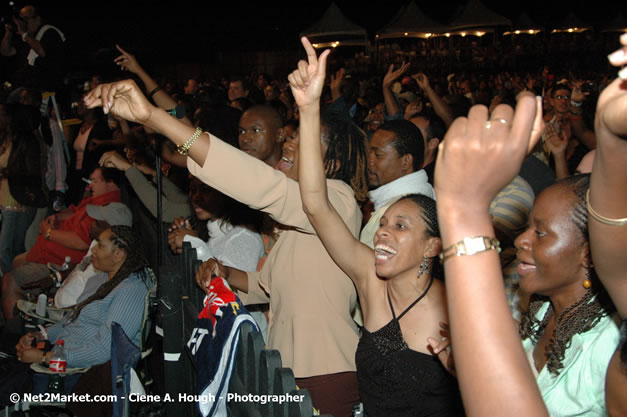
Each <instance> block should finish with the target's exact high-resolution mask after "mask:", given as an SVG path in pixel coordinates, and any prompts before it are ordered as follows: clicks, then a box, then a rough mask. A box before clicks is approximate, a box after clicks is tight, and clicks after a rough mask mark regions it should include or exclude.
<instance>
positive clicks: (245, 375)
mask: <svg viewBox="0 0 627 417" xmlns="http://www.w3.org/2000/svg"><path fill="white" fill-rule="evenodd" d="M163 227H164V228H165V227H166V226H163ZM165 252H166V253H165V254H164V264H165V265H164V266H163V267H162V268H161V273H160V276H159V299H160V303H159V304H160V306H159V309H160V312H161V328H162V329H163V351H164V357H165V359H166V360H165V364H164V385H165V393H166V394H168V395H169V397H170V398H172V399H173V400H175V401H173V402H168V403H167V404H166V407H167V414H168V415H178V416H189V417H191V416H197V415H199V411H198V407H197V404H196V403H193V402H178V401H176V400H177V399H178V398H179V395H180V394H186V393H187V394H198V390H197V389H196V370H195V364H194V360H193V357H192V355H191V352H190V351H189V350H188V349H187V341H188V340H189V338H190V336H191V333H192V331H193V329H194V327H195V324H196V318H197V316H198V313H199V312H200V311H201V309H202V302H203V299H204V293H203V292H202V291H201V290H200V289H199V288H198V287H197V285H196V281H195V279H194V275H195V272H196V269H197V268H198V266H199V265H200V261H198V260H197V259H196V250H195V249H192V248H191V246H190V245H189V244H188V243H185V244H184V245H183V254H182V255H173V254H172V253H169V252H170V251H169V250H166V251H165ZM227 400H228V405H227V407H228V408H229V410H230V412H231V415H232V416H234V417H240V416H241V417H256V416H259V417H261V416H263V417H275V416H276V417H279V416H280V417H288V416H289V417H309V416H311V415H313V408H312V402H311V397H310V395H309V393H308V392H307V391H306V390H297V389H296V383H295V381H294V374H293V373H292V370H291V369H290V368H284V367H283V366H282V363H281V355H280V354H279V352H278V351H277V350H266V349H265V348H264V342H263V338H262V336H261V334H260V333H259V332H258V331H257V330H256V329H254V328H253V326H252V325H250V324H248V323H245V324H244V325H242V327H241V330H240V339H239V345H238V353H237V360H236V365H235V370H234V372H233V375H232V378H231V382H230V385H229V390H228V396H227Z"/></svg>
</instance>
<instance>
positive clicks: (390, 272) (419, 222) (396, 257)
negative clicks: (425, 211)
mask: <svg viewBox="0 0 627 417" xmlns="http://www.w3.org/2000/svg"><path fill="white" fill-rule="evenodd" d="M379 224H380V226H379V229H378V230H377V232H376V233H375V236H374V249H375V268H376V272H377V275H378V276H380V277H385V278H392V277H394V276H396V275H399V274H401V273H403V272H407V271H413V270H415V272H416V275H418V268H419V267H420V264H421V263H422V261H423V259H424V256H425V255H426V256H427V257H432V256H435V254H432V253H430V252H429V251H430V250H431V246H432V243H433V242H431V240H432V239H437V240H439V239H438V238H432V237H428V235H427V228H426V225H425V221H424V219H423V218H422V208H421V207H419V206H418V204H416V203H415V202H413V201H411V200H400V201H398V202H396V203H394V204H393V205H392V206H390V208H388V209H387V211H386V212H385V214H384V215H383V217H381V220H380V223H379ZM427 247H429V249H428V250H427V251H426V249H427Z"/></svg>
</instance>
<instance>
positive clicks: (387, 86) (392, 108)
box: [383, 62, 409, 116]
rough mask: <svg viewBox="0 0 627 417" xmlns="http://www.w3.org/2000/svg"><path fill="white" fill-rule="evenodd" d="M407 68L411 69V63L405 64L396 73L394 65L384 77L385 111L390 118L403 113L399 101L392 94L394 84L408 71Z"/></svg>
mask: <svg viewBox="0 0 627 417" xmlns="http://www.w3.org/2000/svg"><path fill="white" fill-rule="evenodd" d="M407 68H409V62H403V64H402V65H401V67H400V68H399V69H397V70H396V71H394V64H392V65H390V67H389V68H388V72H387V73H386V74H385V76H384V77H383V100H384V101H385V110H386V111H387V114H388V116H393V115H395V114H399V113H401V107H400V106H399V105H398V101H397V100H396V97H394V93H393V92H392V84H394V81H396V80H397V79H398V77H400V76H401V75H403V74H404V73H405V71H407Z"/></svg>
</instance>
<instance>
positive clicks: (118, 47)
mask: <svg viewBox="0 0 627 417" xmlns="http://www.w3.org/2000/svg"><path fill="white" fill-rule="evenodd" d="M115 47H116V49H117V50H118V51H120V52H122V54H124V55H126V54H127V53H128V52H126V51H125V50H124V49H122V47H121V46H120V45H118V44H117V43H116V44H115Z"/></svg>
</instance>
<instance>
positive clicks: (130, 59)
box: [113, 45, 142, 74]
mask: <svg viewBox="0 0 627 417" xmlns="http://www.w3.org/2000/svg"><path fill="white" fill-rule="evenodd" d="M115 47H116V48H117V49H118V51H120V52H121V53H122V55H120V56H119V57H117V58H115V59H114V60H113V62H115V63H116V64H118V65H119V66H120V68H122V69H123V70H125V71H130V72H132V73H133V74H137V73H138V72H139V71H141V70H142V67H141V66H140V65H139V63H138V62H137V59H135V56H134V55H132V54H129V53H128V52H126V51H125V50H124V49H122V48H121V47H120V45H115Z"/></svg>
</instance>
